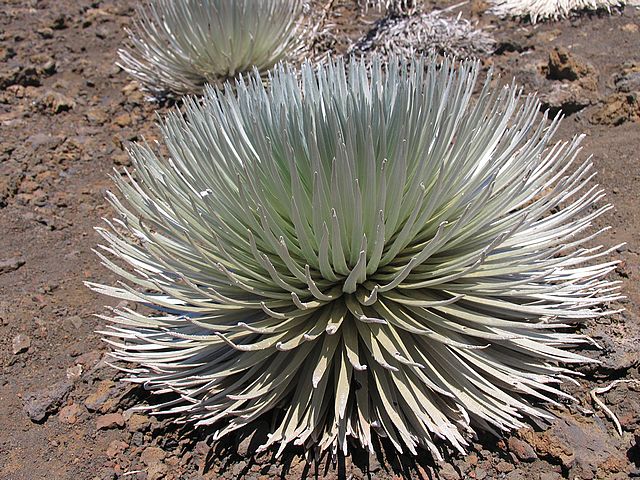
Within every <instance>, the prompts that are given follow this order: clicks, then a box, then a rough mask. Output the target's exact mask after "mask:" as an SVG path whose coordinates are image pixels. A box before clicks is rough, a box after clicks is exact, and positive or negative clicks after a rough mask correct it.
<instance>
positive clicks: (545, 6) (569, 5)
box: [489, 0, 626, 23]
mask: <svg viewBox="0 0 640 480" xmlns="http://www.w3.org/2000/svg"><path fill="white" fill-rule="evenodd" d="M492 3H493V7H491V9H490V10H489V12H490V13H493V14H494V15H497V16H499V17H521V18H528V19H529V20H531V23H536V22H537V21H538V20H558V19H560V18H564V17H567V16H568V15H569V14H571V13H572V12H580V11H585V10H587V11H595V10H601V9H606V10H609V11H610V10H611V9H612V8H617V7H622V6H624V4H625V3H626V1H625V0H492Z"/></svg>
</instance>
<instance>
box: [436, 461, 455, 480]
mask: <svg viewBox="0 0 640 480" xmlns="http://www.w3.org/2000/svg"><path fill="white" fill-rule="evenodd" d="M438 474H439V476H440V478H442V479H443V480H459V478H460V474H459V473H458V472H457V471H456V469H455V468H454V467H453V465H451V464H450V463H445V464H443V465H441V466H440V470H439V471H438Z"/></svg>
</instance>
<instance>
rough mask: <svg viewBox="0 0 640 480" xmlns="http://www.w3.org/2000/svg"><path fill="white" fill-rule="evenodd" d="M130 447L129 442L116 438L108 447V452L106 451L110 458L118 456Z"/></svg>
mask: <svg viewBox="0 0 640 480" xmlns="http://www.w3.org/2000/svg"><path fill="white" fill-rule="evenodd" d="M128 447H129V444H128V443H126V442H123V441H122V440H114V441H113V442H111V443H110V444H109V446H108V447H107V452H106V453H107V457H109V458H114V457H117V456H118V455H120V454H121V453H123V452H124V451H125V450H126V449H127V448H128Z"/></svg>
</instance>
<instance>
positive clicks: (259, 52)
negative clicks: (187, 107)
mask: <svg viewBox="0 0 640 480" xmlns="http://www.w3.org/2000/svg"><path fill="white" fill-rule="evenodd" d="M303 7H304V3H303V0H180V1H176V0H145V2H144V3H142V4H141V6H140V7H139V8H138V11H137V18H136V19H135V20H134V23H133V28H132V29H131V30H128V34H129V43H130V44H129V45H128V46H127V47H126V48H123V49H121V50H119V52H118V54H119V56H120V62H121V66H122V68H124V69H125V70H126V71H127V72H128V73H129V74H131V75H132V76H133V77H134V78H136V79H137V80H139V81H140V82H141V83H142V84H143V86H144V87H145V88H146V89H147V90H148V91H150V92H151V93H153V94H154V95H155V96H158V97H163V96H166V95H185V94H199V93H202V91H203V89H204V85H205V84H212V85H218V86H222V85H223V84H224V83H225V82H226V81H228V80H230V79H233V78H235V77H236V76H237V75H239V74H242V73H248V72H251V71H252V70H253V69H254V68H256V69H257V70H258V71H259V72H261V73H263V74H264V73H266V72H267V71H268V70H270V69H271V68H273V66H274V65H276V64H277V63H278V62H280V61H281V60H285V59H289V60H291V59H297V58H299V57H300V56H301V55H302V52H303V51H304V47H305V40H306V38H305V37H306V31H305V29H304V28H302V25H301V23H302V22H301V16H302V13H303Z"/></svg>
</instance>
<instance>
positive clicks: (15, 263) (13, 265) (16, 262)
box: [0, 257, 25, 275]
mask: <svg viewBox="0 0 640 480" xmlns="http://www.w3.org/2000/svg"><path fill="white" fill-rule="evenodd" d="M24 264H25V260H24V258H22V257H14V258H10V259H8V260H0V275H2V274H3V273H9V272H13V271H14V270H17V269H19V268H20V267H21V266H23V265H24Z"/></svg>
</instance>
